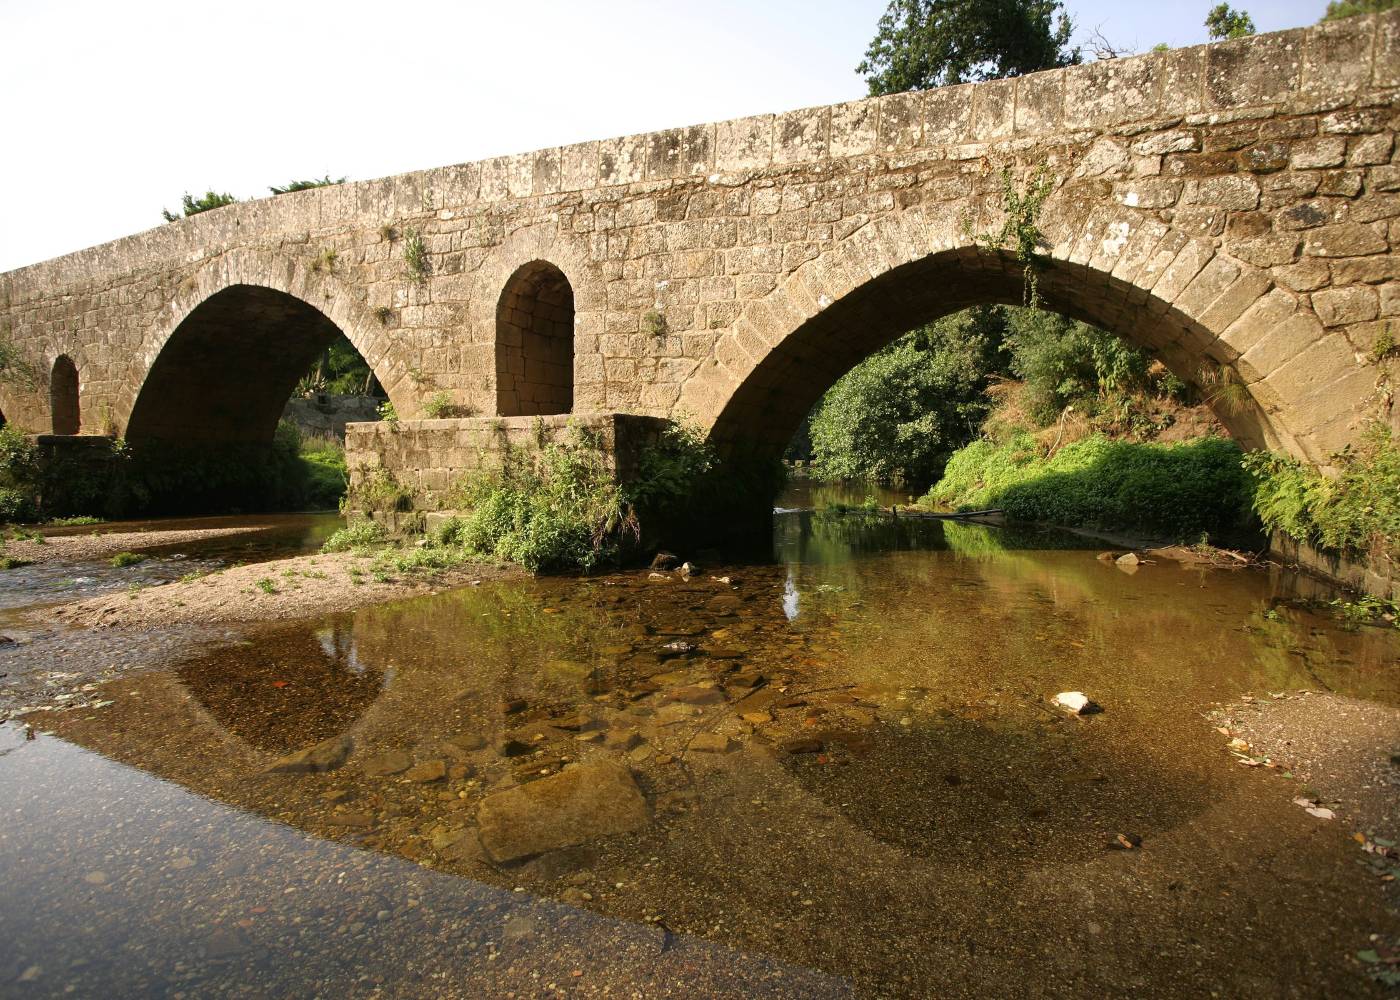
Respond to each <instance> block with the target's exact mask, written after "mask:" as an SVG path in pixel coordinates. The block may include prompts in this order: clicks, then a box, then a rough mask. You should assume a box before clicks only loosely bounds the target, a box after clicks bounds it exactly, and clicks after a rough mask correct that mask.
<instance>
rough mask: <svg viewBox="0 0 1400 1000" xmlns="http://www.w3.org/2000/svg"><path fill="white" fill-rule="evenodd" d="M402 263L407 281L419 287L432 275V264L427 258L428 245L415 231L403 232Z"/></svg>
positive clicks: (407, 230) (406, 230)
mask: <svg viewBox="0 0 1400 1000" xmlns="http://www.w3.org/2000/svg"><path fill="white" fill-rule="evenodd" d="M403 262H404V268H405V270H406V271H407V274H408V279H409V280H410V281H412V282H414V283H415V284H418V285H421V284H423V282H425V281H427V280H428V275H429V274H431V273H432V270H433V262H432V259H431V258H430V257H429V256H428V244H427V243H425V242H424V241H423V237H422V235H421V234H420V233H419V232H418V230H416V229H405V230H404V231H403Z"/></svg>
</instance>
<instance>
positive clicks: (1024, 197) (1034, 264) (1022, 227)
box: [964, 164, 1055, 309]
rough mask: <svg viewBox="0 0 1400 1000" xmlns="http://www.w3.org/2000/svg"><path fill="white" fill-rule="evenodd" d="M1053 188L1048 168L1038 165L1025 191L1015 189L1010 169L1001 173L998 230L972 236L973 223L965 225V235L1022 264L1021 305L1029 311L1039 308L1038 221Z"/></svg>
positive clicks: (1041, 261) (1040, 238)
mask: <svg viewBox="0 0 1400 1000" xmlns="http://www.w3.org/2000/svg"><path fill="white" fill-rule="evenodd" d="M1054 188H1055V179H1054V177H1053V176H1051V174H1050V170H1049V168H1048V167H1047V166H1046V165H1045V164H1041V165H1040V166H1039V167H1037V168H1036V169H1035V172H1034V173H1032V174H1031V176H1030V180H1029V181H1028V182H1027V184H1026V189H1025V190H1024V191H1021V190H1018V189H1017V187H1016V178H1015V177H1014V176H1013V175H1012V173H1011V168H1010V167H1003V168H1002V171H1001V209H1002V211H1003V212H1004V213H1005V218H1004V219H1003V220H1002V223H1001V228H1000V229H998V230H997V231H996V232H985V233H981V234H980V235H979V234H975V233H973V232H972V223H971V221H970V220H969V221H968V222H966V223H965V225H964V229H965V230H966V231H967V235H968V236H970V237H972V239H974V240H975V241H976V242H977V243H978V244H980V245H982V246H984V247H986V248H987V249H988V250H1010V251H1011V252H1012V254H1013V256H1015V258H1016V261H1017V263H1019V264H1020V265H1021V270H1022V274H1023V276H1024V279H1025V292H1024V304H1025V305H1028V306H1030V307H1031V308H1033V309H1034V308H1039V306H1040V269H1041V268H1042V267H1044V265H1045V261H1044V257H1043V256H1042V255H1041V253H1040V252H1039V251H1040V247H1041V246H1042V245H1043V244H1044V242H1045V238H1044V237H1043V236H1042V235H1041V233H1040V227H1039V225H1038V221H1039V219H1040V209H1041V206H1043V205H1044V204H1045V199H1046V198H1048V197H1050V192H1051V191H1053V190H1054Z"/></svg>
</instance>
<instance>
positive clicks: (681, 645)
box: [657, 639, 696, 659]
mask: <svg viewBox="0 0 1400 1000" xmlns="http://www.w3.org/2000/svg"><path fill="white" fill-rule="evenodd" d="M695 650H696V646H695V643H693V642H686V641H685V640H684V639H677V640H675V641H674V642H668V643H666V645H664V646H662V647H661V649H660V650H658V651H657V655H659V656H660V657H661V658H662V659H671V658H673V657H677V656H694V655H695Z"/></svg>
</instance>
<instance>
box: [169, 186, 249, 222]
mask: <svg viewBox="0 0 1400 1000" xmlns="http://www.w3.org/2000/svg"><path fill="white" fill-rule="evenodd" d="M237 200H238V199H237V198H235V197H234V196H233V195H231V194H228V193H223V194H220V193H219V192H218V191H205V192H204V194H203V195H202V196H201V197H199V198H196V197H194V196H193V195H191V194H189V193H188V192H186V193H185V197H184V198H183V199H182V200H181V202H180V210H181V212H182V213H183V215H184V217H186V218H188V217H189V216H191V215H198V214H199V213H200V212H207V211H209V210H210V209H213V208H223V207H224V206H225V205H232V204H233V203H234V202H236V201H237ZM160 214H161V215H162V216H164V218H165V221H166V222H175V221H176V220H177V219H179V218H181V216H180V215H176V214H175V213H174V212H172V211H170V210H169V209H165V208H163V209H161V210H160Z"/></svg>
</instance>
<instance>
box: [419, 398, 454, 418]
mask: <svg viewBox="0 0 1400 1000" xmlns="http://www.w3.org/2000/svg"><path fill="white" fill-rule="evenodd" d="M455 410H456V407H454V406H453V405H452V394H451V393H450V392H435V393H433V394H432V395H431V396H429V397H428V401H427V402H426V403H424V404H423V413H424V415H425V416H427V417H428V418H429V419H432V420H435V419H437V418H438V417H450V416H452V414H453V412H454V411H455Z"/></svg>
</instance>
